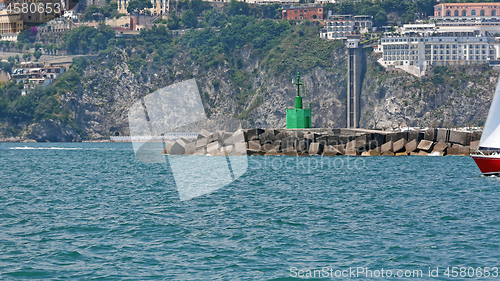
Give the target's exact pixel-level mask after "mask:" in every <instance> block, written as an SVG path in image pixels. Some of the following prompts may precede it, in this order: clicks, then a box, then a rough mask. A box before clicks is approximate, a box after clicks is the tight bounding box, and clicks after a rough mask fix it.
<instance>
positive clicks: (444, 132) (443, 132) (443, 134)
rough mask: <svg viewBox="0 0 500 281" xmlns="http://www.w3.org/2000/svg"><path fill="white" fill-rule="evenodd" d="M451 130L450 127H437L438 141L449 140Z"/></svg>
mask: <svg viewBox="0 0 500 281" xmlns="http://www.w3.org/2000/svg"><path fill="white" fill-rule="evenodd" d="M449 132H450V131H449V130H448V129H442V128H439V129H437V135H436V141H438V142H439V141H443V142H448V138H449Z"/></svg>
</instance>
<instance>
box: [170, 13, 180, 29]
mask: <svg viewBox="0 0 500 281" xmlns="http://www.w3.org/2000/svg"><path fill="white" fill-rule="evenodd" d="M167 27H168V29H170V30H177V29H179V28H180V20H179V17H178V16H177V15H176V14H175V13H172V16H171V17H170V18H169V19H168V21H167Z"/></svg>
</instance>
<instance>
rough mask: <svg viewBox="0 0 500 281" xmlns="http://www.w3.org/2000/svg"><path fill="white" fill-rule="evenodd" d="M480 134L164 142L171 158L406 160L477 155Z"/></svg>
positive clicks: (320, 134) (287, 135)
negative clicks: (191, 156) (359, 157)
mask: <svg viewBox="0 0 500 281" xmlns="http://www.w3.org/2000/svg"><path fill="white" fill-rule="evenodd" d="M481 134H482V132H481V131H475V132H464V131H457V130H450V129H444V128H437V129H425V130H410V131H407V132H387V131H378V130H366V129H248V130H241V129H240V130H238V131H236V132H234V133H228V132H224V131H216V132H213V133H210V132H208V131H205V130H202V131H201V132H200V133H199V134H198V137H197V139H196V140H187V139H184V138H181V139H179V140H177V141H175V142H174V141H166V142H165V149H164V150H163V154H170V155H207V154H209V155H212V156H223V155H249V156H254V155H276V156H277V155H290V156H310V155H323V156H337V155H359V156H379V155H387V156H407V155H421V156H426V155H436V156H437V155H464V156H468V155H470V153H471V152H472V151H474V150H475V149H477V147H478V145H479V139H480V138H481Z"/></svg>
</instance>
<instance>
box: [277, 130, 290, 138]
mask: <svg viewBox="0 0 500 281" xmlns="http://www.w3.org/2000/svg"><path fill="white" fill-rule="evenodd" d="M287 137H288V134H287V133H286V132H285V131H282V132H279V133H278V134H277V135H275V138H276V140H283V139H285V138H287Z"/></svg>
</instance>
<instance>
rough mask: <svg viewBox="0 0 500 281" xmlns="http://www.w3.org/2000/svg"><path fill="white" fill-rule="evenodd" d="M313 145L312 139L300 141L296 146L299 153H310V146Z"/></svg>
mask: <svg viewBox="0 0 500 281" xmlns="http://www.w3.org/2000/svg"><path fill="white" fill-rule="evenodd" d="M311 143H312V140H311V139H306V138H303V139H298V140H297V142H296V145H295V148H296V149H297V151H309V145H310V144H311Z"/></svg>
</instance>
